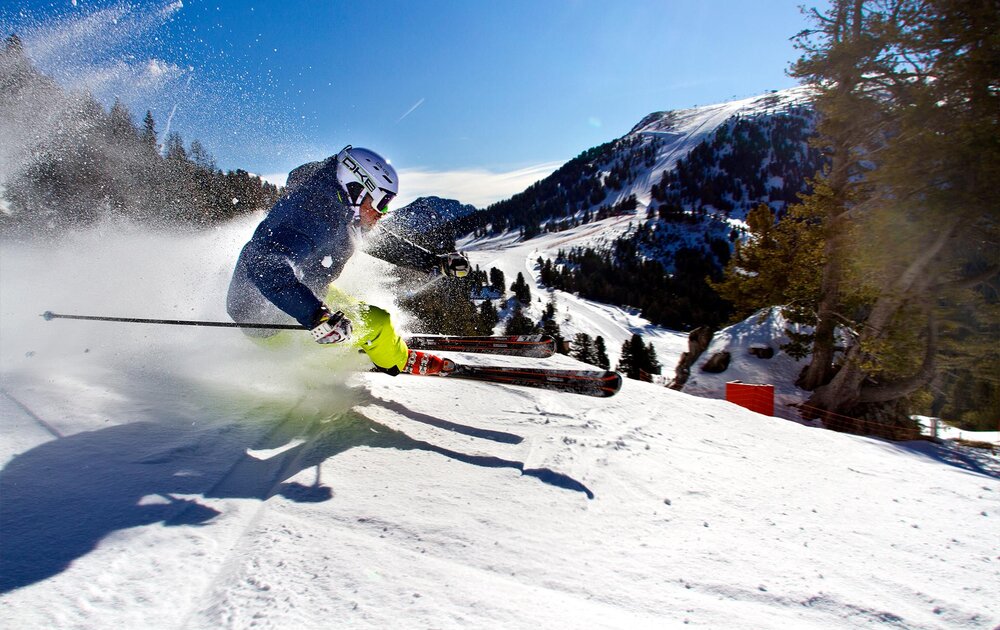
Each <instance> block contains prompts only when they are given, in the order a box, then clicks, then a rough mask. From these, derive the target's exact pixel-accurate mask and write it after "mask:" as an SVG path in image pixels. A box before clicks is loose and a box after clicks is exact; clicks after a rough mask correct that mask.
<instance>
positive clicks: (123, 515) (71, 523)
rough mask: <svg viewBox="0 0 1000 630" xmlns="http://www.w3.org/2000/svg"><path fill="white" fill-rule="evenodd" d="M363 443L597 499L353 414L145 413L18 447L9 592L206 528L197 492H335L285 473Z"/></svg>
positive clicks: (0, 561) (307, 498) (206, 510)
mask: <svg viewBox="0 0 1000 630" xmlns="http://www.w3.org/2000/svg"><path fill="white" fill-rule="evenodd" d="M367 402H370V403H372V404H378V405H382V406H384V407H386V408H389V409H391V410H393V411H395V412H398V413H400V414H402V415H404V416H405V417H407V418H409V419H411V420H414V421H417V422H424V423H427V424H431V425H434V426H437V427H439V428H443V429H446V430H451V431H456V432H459V433H463V434H466V435H473V436H476V437H481V438H485V439H491V440H495V441H500V442H506V443H517V442H519V441H520V440H521V438H520V437H519V436H516V435H513V434H509V433H502V432H493V431H487V430H485V429H477V428H474V427H466V426H464V425H459V424H456V423H452V422H449V421H446V420H442V419H439V418H435V417H433V416H428V415H426V414H421V413H418V412H414V411H410V410H408V409H406V407H405V406H403V405H400V404H399V403H395V402H390V401H381V400H377V399H374V398H370V397H369V400H368V401H367ZM262 430H263V432H264V433H266V435H264V437H263V438H262V437H261V432H262ZM293 441H295V442H297V444H295V446H292V447H290V448H286V449H285V450H283V451H281V452H280V453H277V454H275V455H273V456H269V457H266V458H264V459H261V458H258V457H256V456H254V455H253V454H250V453H247V449H248V448H249V449H254V450H262V449H277V448H278V447H281V446H287V445H288V444H289V443H291V442H293ZM358 446H368V447H375V448H392V449H400V450H424V451H430V452H432V453H438V454H440V455H443V456H445V457H449V458H452V459H455V460H458V461H461V462H464V463H467V464H471V465H475V466H483V467H487V468H514V469H516V470H519V471H521V473H522V474H524V475H528V476H532V477H535V478H537V479H539V480H541V481H542V482H544V483H547V484H550V485H553V486H556V487H559V488H564V489H568V490H574V491H577V492H582V493H584V494H586V496H587V497H588V498H593V497H594V494H593V493H592V492H591V491H590V490H589V489H588V488H586V487H585V486H584V485H583V484H581V483H580V482H578V481H576V480H574V479H572V478H570V477H568V476H566V475H562V474H560V473H557V472H554V471H551V470H548V469H526V468H525V466H524V463H523V462H518V461H513V460H507V459H502V458H499V457H492V456H486V455H471V454H467V453H461V452H458V451H454V450H451V449H447V448H443V447H440V446H437V445H435V444H431V443H430V442H426V441H422V440H416V439H413V438H411V437H409V436H408V435H406V434H405V433H403V432H402V431H398V430H395V429H392V428H389V427H387V426H385V425H382V424H379V423H378V422H375V421H373V420H371V419H369V418H367V417H365V416H363V415H361V414H360V413H358V412H356V411H347V412H345V413H342V414H339V415H337V416H335V417H332V418H325V419H319V418H317V417H315V416H310V414H305V416H304V417H303V416H296V415H294V414H292V415H288V416H286V417H285V418H283V419H280V420H277V421H274V420H272V421H271V422H270V423H269V424H265V425H264V426H263V427H261V426H260V424H259V423H256V424H254V423H247V424H240V423H228V424H225V425H221V426H219V425H216V426H211V427H208V428H200V427H199V426H198V425H197V424H192V423H191V422H190V419H188V421H187V422H151V421H137V422H132V423H128V424H123V425H116V426H113V427H109V428H106V429H100V430H97V431H89V432H83V433H78V434H75V435H70V436H66V437H59V438H57V439H54V440H51V441H49V442H46V443H44V444H41V445H39V446H37V447H35V448H33V449H31V450H29V451H27V452H25V453H23V454H21V455H18V456H17V457H15V458H13V459H12V460H11V461H10V462H9V463H8V464H7V465H6V466H5V467H4V469H3V470H2V471H0V497H3V508H2V510H0V593H2V592H8V591H11V590H13V589H16V588H20V587H23V586H27V585H30V584H33V583H36V582H39V581H41V580H44V579H46V578H49V577H51V576H54V575H57V574H59V573H60V572H62V571H64V570H65V569H66V568H67V567H68V566H69V565H70V564H71V563H72V562H73V561H74V560H75V559H77V558H80V557H82V556H84V555H86V554H87V553H89V552H90V551H92V550H93V549H94V548H95V547H96V546H97V544H98V543H99V542H100V541H101V540H102V539H103V538H104V537H105V536H107V535H108V534H110V533H112V532H114V531H117V530H123V529H127V528H131V527H137V526H141V525H150V524H153V523H157V522H162V523H163V524H164V525H166V526H197V525H202V524H205V523H206V522H208V521H210V520H211V519H213V518H214V517H216V516H217V515H218V514H219V512H218V511H217V510H216V509H214V508H212V507H210V506H208V505H205V504H203V503H200V502H199V501H198V500H197V499H193V498H191V497H192V496H195V497H198V496H200V497H203V498H251V499H259V500H266V499H268V498H269V497H272V496H275V495H280V496H283V497H285V498H287V499H289V500H292V501H297V502H321V501H326V500H329V499H330V498H332V496H333V492H332V490H331V489H330V488H329V487H327V486H324V485H322V484H321V483H320V482H319V478H318V475H317V481H316V483H315V484H313V485H308V486H307V485H304V484H301V483H297V482H289V481H287V480H288V479H291V478H292V477H294V476H295V475H296V474H298V473H299V472H301V471H303V470H305V469H307V468H310V467H312V466H318V465H319V464H321V463H322V462H323V461H325V460H327V459H329V458H331V457H334V456H336V455H337V454H339V453H343V452H345V451H347V450H349V449H352V448H355V447H358ZM233 462H235V463H233ZM227 465H228V468H227Z"/></svg>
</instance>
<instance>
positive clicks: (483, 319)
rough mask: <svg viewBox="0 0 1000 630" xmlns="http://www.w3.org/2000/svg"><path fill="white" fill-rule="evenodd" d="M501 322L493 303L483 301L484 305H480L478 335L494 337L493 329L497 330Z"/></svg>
mask: <svg viewBox="0 0 1000 630" xmlns="http://www.w3.org/2000/svg"><path fill="white" fill-rule="evenodd" d="M499 321H500V315H499V313H497V309H496V307H495V306H493V302H491V301H489V300H483V303H482V304H480V305H479V319H478V323H477V326H476V327H477V331H476V334H479V335H492V334H493V329H494V328H496V325H497V323H498V322H499Z"/></svg>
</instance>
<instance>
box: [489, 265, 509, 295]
mask: <svg viewBox="0 0 1000 630" xmlns="http://www.w3.org/2000/svg"><path fill="white" fill-rule="evenodd" d="M490 286H491V287H493V290H494V291H496V292H497V293H499V295H500V297H503V296H504V294H506V292H507V281H506V280H504V277H503V271H501V270H500V269H497V268H496V267H490Z"/></svg>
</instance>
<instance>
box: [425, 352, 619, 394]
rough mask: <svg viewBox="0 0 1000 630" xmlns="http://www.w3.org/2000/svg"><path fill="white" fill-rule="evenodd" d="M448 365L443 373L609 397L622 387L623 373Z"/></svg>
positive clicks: (449, 361)
mask: <svg viewBox="0 0 1000 630" xmlns="http://www.w3.org/2000/svg"><path fill="white" fill-rule="evenodd" d="M445 362H446V363H447V364H448V365H447V367H446V368H445V370H444V371H442V372H441V373H440V375H439V376H442V377H444V378H459V379H469V380H473V381H485V382H489V383H501V384H504V385H520V386H522V387H534V388H537V389H547V390H551V391H557V392H569V393H573V394H582V395H584V396H596V397H598V398H608V397H609V396H614V395H615V394H617V393H618V390H619V389H621V387H622V377H621V374H618V373H617V372H608V371H605V370H558V369H548V368H521V367H499V366H483V365H462V364H459V363H455V362H454V361H451V360H450V359H446V360H445Z"/></svg>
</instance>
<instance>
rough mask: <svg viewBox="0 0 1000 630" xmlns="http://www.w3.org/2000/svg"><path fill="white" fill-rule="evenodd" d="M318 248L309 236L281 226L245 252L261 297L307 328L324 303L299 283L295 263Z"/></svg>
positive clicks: (258, 237) (260, 237)
mask: <svg viewBox="0 0 1000 630" xmlns="http://www.w3.org/2000/svg"><path fill="white" fill-rule="evenodd" d="M314 246H315V245H314V243H313V241H312V239H311V238H309V237H308V236H307V235H305V234H303V233H301V232H299V231H297V230H294V229H290V228H288V227H285V226H278V227H275V228H273V229H268V230H267V236H266V237H265V236H263V235H254V238H253V239H251V240H250V242H249V243H248V244H247V249H246V251H244V253H243V255H244V256H246V266H247V275H248V277H249V278H250V281H251V282H252V283H253V284H254V285H255V286H256V287H257V289H259V290H260V292H261V294H263V295H264V297H266V298H267V299H268V300H270V301H271V302H272V303H273V304H274V305H275V306H277V307H278V308H280V309H281V310H283V311H284V312H286V313H288V314H289V315H291V316H292V317H294V318H295V319H296V320H297V321H298V322H299V323H300V324H302V325H303V326H306V327H309V326H312V323H313V322H312V320H313V316H314V315H315V313H316V311H317V310H319V308H320V307H321V306H322V305H323V303H322V302H321V301H320V300H319V298H317V297H316V296H315V295H314V294H313V292H312V291H310V290H309V287H307V286H306V285H304V284H303V283H302V282H300V281H299V278H298V276H297V275H296V273H295V263H294V262H293V261H296V260H303V259H304V258H305V257H306V256H307V255H308V253H309V252H310V251H312V249H313V248H314Z"/></svg>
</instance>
